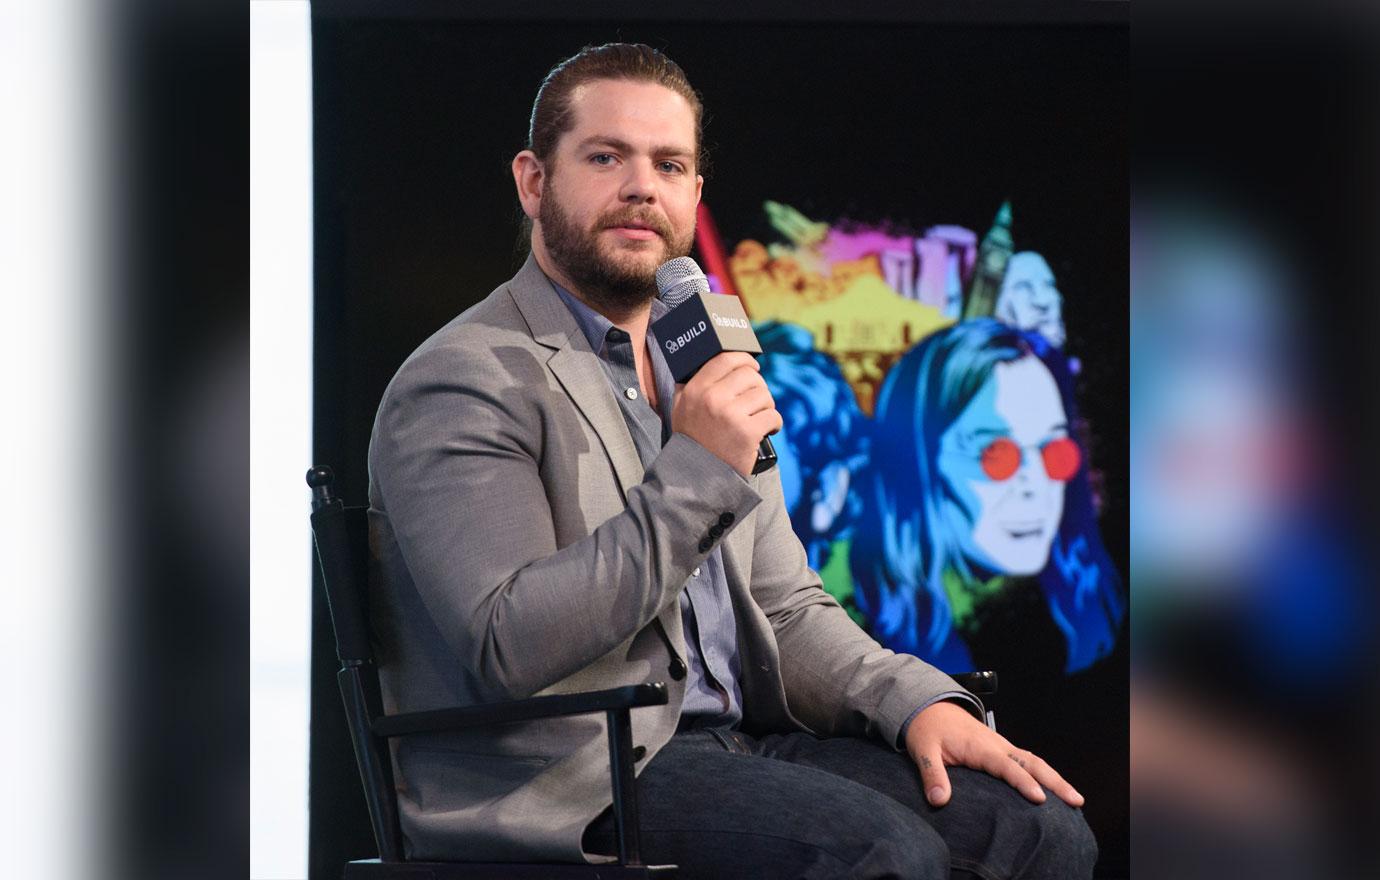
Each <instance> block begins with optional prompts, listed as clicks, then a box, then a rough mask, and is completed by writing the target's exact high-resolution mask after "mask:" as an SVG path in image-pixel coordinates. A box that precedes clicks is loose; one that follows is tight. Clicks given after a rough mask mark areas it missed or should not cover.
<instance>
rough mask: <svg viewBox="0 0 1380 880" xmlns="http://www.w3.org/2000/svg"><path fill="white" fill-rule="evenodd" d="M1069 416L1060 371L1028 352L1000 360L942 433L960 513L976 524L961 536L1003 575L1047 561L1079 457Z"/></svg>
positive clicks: (945, 470) (976, 556)
mask: <svg viewBox="0 0 1380 880" xmlns="http://www.w3.org/2000/svg"><path fill="white" fill-rule="evenodd" d="M1067 421H1068V420H1067V417H1066V416H1065V414H1064V405H1063V402H1062V401H1061V400H1060V398H1059V386H1058V385H1056V384H1055V382H1054V377H1053V376H1052V375H1050V372H1049V369H1048V368H1046V367H1045V365H1044V364H1042V363H1041V362H1040V361H1039V360H1038V359H1037V358H1035V357H1033V356H1030V355H1027V356H1026V357H1023V358H1021V359H1019V360H1016V361H1011V362H1010V363H999V364H997V365H996V366H995V367H994V368H993V371H992V378H990V379H988V380H987V383H986V384H985V385H983V387H982V389H981V390H980V391H979V392H978V394H977V396H976V397H974V398H973V400H972V402H971V403H969V404H968V406H967V408H965V409H964V410H963V412H962V413H961V414H960V415H959V417H958V419H957V420H956V421H955V422H954V423H953V424H952V425H951V426H949V428H948V430H946V431H945V432H944V434H943V436H942V437H941V438H940V450H941V451H940V461H939V468H940V472H941V473H942V474H943V475H944V478H945V480H946V481H947V482H948V485H949V487H950V488H951V489H952V490H953V493H954V495H955V497H956V498H957V501H958V504H959V505H960V506H961V508H962V513H961V514H960V515H959V516H958V517H956V519H958V520H959V521H966V522H970V523H971V524H972V530H971V532H970V533H967V534H962V535H960V539H961V543H962V544H963V545H964V551H965V552H966V553H967V555H968V556H969V557H970V558H971V559H973V560H974V561H976V562H979V563H981V564H982V565H984V566H986V567H987V568H989V569H991V570H992V571H994V572H997V573H1000V574H1010V575H1033V574H1036V573H1038V572H1039V571H1040V570H1041V569H1043V568H1044V567H1045V564H1046V563H1047V562H1048V561H1049V548H1050V544H1051V543H1052V542H1053V541H1054V534H1055V532H1056V531H1057V530H1058V528H1059V520H1060V519H1061V518H1062V517H1063V514H1064V485H1065V483H1066V482H1067V481H1068V480H1069V479H1070V478H1071V477H1072V476H1073V470H1076V468H1077V464H1078V458H1077V453H1076V452H1072V450H1071V449H1070V448H1069V444H1071V442H1072V441H1070V440H1069V439H1068V424H1067ZM1046 449H1048V450H1049V452H1048V453H1046V452H1045V450H1046ZM1003 453H1005V454H1006V455H1007V457H1008V458H1009V461H1008V462H1007V466H1006V467H1005V468H1001V469H999V470H998V469H997V467H996V466H997V465H999V464H1000V461H995V462H994V461H993V460H992V459H993V457H994V456H996V457H998V458H1000V456H1001V455H1002V454H1003ZM1061 453H1063V454H1061ZM993 471H996V473H995V475H994V474H993ZM1051 471H1052V472H1051Z"/></svg>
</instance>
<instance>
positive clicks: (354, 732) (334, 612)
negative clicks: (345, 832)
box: [307, 468, 403, 862]
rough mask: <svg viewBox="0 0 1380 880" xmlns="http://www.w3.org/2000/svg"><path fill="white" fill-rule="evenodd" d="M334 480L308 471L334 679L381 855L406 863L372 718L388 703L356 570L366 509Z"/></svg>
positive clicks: (389, 767) (383, 745)
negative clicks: (351, 502) (345, 497)
mask: <svg viewBox="0 0 1380 880" xmlns="http://www.w3.org/2000/svg"><path fill="white" fill-rule="evenodd" d="M333 481H334V478H333V476H332V474H331V472H330V469H329V468H313V469H312V470H311V471H309V472H308V473H307V484H308V485H309V486H311V487H312V490H313V499H312V514H311V527H312V534H313V536H314V538H315V544H316V556H317V561H318V563H319V564H320V566H321V577H322V580H323V582H324V584H325V587H326V603H327V605H328V607H329V609H330V614H331V628H332V630H333V631H334V633H335V642H336V655H337V656H338V657H339V658H340V671H339V672H338V673H337V674H336V682H337V683H338V684H339V686H340V698H341V701H342V702H343V704H344V707H345V720H346V723H347V724H348V726H349V728H350V741H351V743H352V744H353V745H354V751H355V763H356V765H357V766H358V767H359V776H360V782H361V784H362V785H363V787H364V800H365V804H366V805H367V807H368V810H369V824H370V825H371V826H372V827H373V831H374V841H375V843H376V844H377V845H378V851H379V861H381V862H401V861H403V850H402V829H401V827H400V825H399V824H398V807H397V799H396V793H395V791H394V782H393V763H392V757H391V755H390V752H389V746H388V742H387V740H385V739H383V738H382V737H378V736H375V735H374V733H373V722H374V719H375V718H378V717H379V716H381V715H382V714H383V703H382V699H381V696H380V692H379V677H378V670H377V669H376V668H375V666H374V658H373V650H372V648H371V646H370V639H369V623H368V621H369V612H368V594H367V590H368V583H367V581H366V582H363V583H361V578H359V577H357V573H358V572H367V571H368V570H369V568H368V565H369V520H368V511H367V509H366V508H363V507H346V506H345V505H344V504H343V503H342V502H341V501H340V499H339V498H336V497H335V495H334V493H333V491H332V483H333Z"/></svg>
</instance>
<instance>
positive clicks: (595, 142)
mask: <svg viewBox="0 0 1380 880" xmlns="http://www.w3.org/2000/svg"><path fill="white" fill-rule="evenodd" d="M589 147H612V148H613V149H615V150H617V151H619V152H620V153H632V152H635V150H634V149H633V145H632V144H630V143H628V142H627V141H625V140H623V139H621V138H616V137H613V136H611V135H603V134H596V135H591V136H589V137H587V138H585V139H584V140H582V141H580V143H579V144H577V145H576V147H575V149H576V150H584V149H587V148H589ZM652 155H653V156H685V157H689V156H693V155H694V152H693V151H692V150H690V149H689V148H688V147H676V146H670V145H667V146H657V147H653V148H652Z"/></svg>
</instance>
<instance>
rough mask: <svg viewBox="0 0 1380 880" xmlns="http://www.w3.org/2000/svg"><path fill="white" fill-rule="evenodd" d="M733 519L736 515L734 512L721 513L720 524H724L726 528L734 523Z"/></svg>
mask: <svg viewBox="0 0 1380 880" xmlns="http://www.w3.org/2000/svg"><path fill="white" fill-rule="evenodd" d="M733 520H734V516H733V514H732V513H727V512H726V513H721V514H719V525H721V526H723V527H724V528H728V527H729V526H731V525H733Z"/></svg>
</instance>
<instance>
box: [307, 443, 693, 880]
mask: <svg viewBox="0 0 1380 880" xmlns="http://www.w3.org/2000/svg"><path fill="white" fill-rule="evenodd" d="M333 480H334V476H333V475H332V473H331V470H330V468H326V467H314V468H312V469H311V470H310V471H308V472H307V485H308V486H310V487H311V489H312V514H311V527H312V531H313V533H314V534H315V536H316V555H317V558H318V559H319V560H320V563H321V574H322V576H323V578H324V580H325V584H326V598H327V600H328V603H329V605H330V610H331V624H332V626H333V627H334V629H335V644H336V653H337V654H338V655H339V657H340V672H339V674H338V675H337V680H338V681H339V683H340V696H341V699H343V700H344V702H345V717H346V720H347V722H348V723H349V725H350V738H351V739H352V740H353V741H354V748H355V761H356V762H357V763H358V765H359V775H360V779H361V781H362V782H363V783H364V798H365V800H366V801H367V803H368V807H369V821H370V823H371V824H372V825H373V829H374V839H375V841H376V842H377V843H378V848H379V857H378V858H377V859H366V860H361V861H354V862H350V863H348V864H347V865H346V866H345V874H344V876H345V880H422V878H426V880H478V878H485V880H488V878H495V880H527V878H530V880H538V878H541V880H548V878H549V880H632V878H653V877H654V878H668V877H674V876H675V871H676V867H675V865H644V864H642V859H641V852H640V845H639V839H638V826H637V792H636V790H635V788H634V786H633V783H634V772H633V743H632V725H631V717H630V712H631V710H632V709H634V708H637V707H639V706H660V705H665V703H666V701H667V694H666V686H665V685H664V684H662V683H660V682H657V683H654V684H639V685H628V686H626V687H619V688H612V689H609V690H605V691H594V692H591V693H583V694H559V695H554V696H546V697H533V698H531V699H527V700H515V701H512V702H508V703H493V704H489V705H478V706H464V707H459V708H454V709H436V710H432V711H427V712H410V713H406V714H401V715H384V714H383V712H382V707H381V702H380V698H379V677H378V671H377V670H376V669H375V668H374V660H373V653H372V651H371V650H370V646H369V624H368V619H369V618H368V611H367V607H366V599H367V595H368V593H367V589H368V587H367V578H366V577H365V574H366V573H367V572H368V570H369V569H368V563H369V528H368V522H367V520H366V518H365V508H363V507H346V506H345V505H344V504H343V503H342V502H341V501H340V499H339V498H336V497H335V495H334V494H333V493H332V491H331V483H332V481H333ZM591 712H603V713H605V714H606V715H607V716H608V735H609V759H610V760H609V767H610V777H611V780H610V781H611V784H612V787H613V817H614V827H615V828H616V829H617V836H618V862H617V863H616V864H602V865H588V864H578V865H576V864H560V865H558V864H516V863H506V862H505V863H481V862H416V861H407V860H405V859H404V858H403V848H402V831H401V829H400V828H399V825H398V804H397V796H396V793H395V791H394V788H393V767H392V762H391V759H390V757H389V751H388V740H389V739H390V738H392V737H395V736H407V735H409V734H416V733H434V732H437V731H443V730H462V729H466V728H472V727H484V726H488V725H495V724H507V723H510V722H514V721H530V720H533V719H537V718H553V717H557V716H561V715H582V714H586V713H591Z"/></svg>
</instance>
